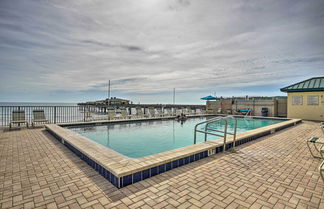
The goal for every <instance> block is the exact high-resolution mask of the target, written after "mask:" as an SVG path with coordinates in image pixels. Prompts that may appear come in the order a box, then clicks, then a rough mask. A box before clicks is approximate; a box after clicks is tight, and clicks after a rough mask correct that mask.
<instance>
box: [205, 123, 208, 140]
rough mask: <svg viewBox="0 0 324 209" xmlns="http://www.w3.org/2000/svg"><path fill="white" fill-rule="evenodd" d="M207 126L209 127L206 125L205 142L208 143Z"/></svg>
mask: <svg viewBox="0 0 324 209" xmlns="http://www.w3.org/2000/svg"><path fill="white" fill-rule="evenodd" d="M207 126H208V123H206V125H205V142H206V141H207Z"/></svg>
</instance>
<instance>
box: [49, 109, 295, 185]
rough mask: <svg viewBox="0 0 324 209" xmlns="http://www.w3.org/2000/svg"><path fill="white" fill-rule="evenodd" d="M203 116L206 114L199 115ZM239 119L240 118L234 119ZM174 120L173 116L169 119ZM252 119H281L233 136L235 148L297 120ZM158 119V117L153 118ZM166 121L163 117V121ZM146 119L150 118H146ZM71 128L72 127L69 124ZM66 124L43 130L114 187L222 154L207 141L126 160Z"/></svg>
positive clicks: (213, 142)
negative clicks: (278, 121)
mask: <svg viewBox="0 0 324 209" xmlns="http://www.w3.org/2000/svg"><path fill="white" fill-rule="evenodd" d="M202 116H206V115H202ZM236 117H240V116H236ZM171 118H174V117H171ZM252 118H255V119H258V118H259V119H275V120H284V121H282V122H280V123H276V124H273V125H269V126H265V127H261V128H257V129H253V130H250V131H246V132H242V133H238V134H237V138H236V146H239V145H241V144H243V143H246V142H249V141H251V140H254V139H256V138H259V137H262V136H265V135H268V134H272V133H274V132H276V131H279V130H282V129H284V128H287V127H290V126H293V125H296V124H298V123H300V122H301V119H289V118H284V119H283V118H274V117H272V118H271V117H258V116H253V117H252ZM154 119H156V120H157V119H161V118H154ZM165 119H167V118H165ZM139 120H144V121H145V120H148V119H147V118H146V119H136V120H123V121H121V120H120V121H109V122H108V123H111V122H117V123H118V122H132V121H139ZM149 120H150V119H149ZM98 123H99V124H104V123H107V122H105V121H100V122H98V121H93V122H90V123H89V122H87V123H77V124H76V123H74V124H75V125H88V124H94V125H96V124H98ZM71 125H72V124H71ZM65 126H68V124H61V125H56V124H47V125H45V127H46V130H47V131H48V132H50V133H51V134H52V135H53V136H54V137H55V138H56V139H58V140H59V141H60V142H61V143H63V144H64V145H65V146H67V147H68V148H69V149H70V150H71V151H73V152H74V153H75V154H76V155H77V156H79V157H80V158H81V159H83V160H84V161H86V162H87V163H88V164H89V165H90V166H91V167H93V168H94V169H95V170H96V171H98V172H99V173H100V174H101V175H103V176H104V177H105V178H106V179H107V180H109V181H110V182H111V183H112V184H113V185H115V186H116V187H118V188H121V187H124V186H127V185H129V184H133V183H135V182H138V181H140V180H144V179H146V178H149V177H152V176H155V175H157V174H160V173H163V172H166V171H168V170H171V169H173V168H177V167H179V166H182V165H185V164H188V163H191V162H194V161H197V160H200V159H202V158H205V157H208V156H210V155H213V154H216V153H218V152H222V151H223V140H209V141H207V142H202V143H199V144H193V145H189V146H186V147H181V148H178V149H174V150H170V151H166V152H162V153H158V154H153V155H149V156H146V157H142V158H129V157H127V156H124V155H122V154H120V153H118V152H116V151H114V150H112V149H110V148H108V147H105V146H103V145H100V144H98V143H96V142H94V141H91V140H90V139H87V138H86V137H83V136H81V135H79V134H77V133H75V132H73V131H71V130H69V129H66V128H63V127H65ZM232 146H233V137H231V136H228V137H227V142H226V149H229V148H231V147H232Z"/></svg>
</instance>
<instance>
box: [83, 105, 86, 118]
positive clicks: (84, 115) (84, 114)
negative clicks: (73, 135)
mask: <svg viewBox="0 0 324 209" xmlns="http://www.w3.org/2000/svg"><path fill="white" fill-rule="evenodd" d="M85 121H86V112H85V105H83V122H85Z"/></svg>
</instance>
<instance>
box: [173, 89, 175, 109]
mask: <svg viewBox="0 0 324 209" xmlns="http://www.w3.org/2000/svg"><path fill="white" fill-rule="evenodd" d="M174 105H175V88H173V115H175V106H174Z"/></svg>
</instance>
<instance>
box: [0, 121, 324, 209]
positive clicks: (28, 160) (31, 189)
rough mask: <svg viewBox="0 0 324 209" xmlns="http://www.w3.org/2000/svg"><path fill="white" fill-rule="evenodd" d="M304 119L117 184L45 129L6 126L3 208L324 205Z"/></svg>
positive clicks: (309, 126) (313, 131)
mask: <svg viewBox="0 0 324 209" xmlns="http://www.w3.org/2000/svg"><path fill="white" fill-rule="evenodd" d="M321 135H322V132H321V130H320V129H319V124H318V123H315V122H303V123H301V124H300V125H297V126H293V127H289V128H286V129H284V130H282V131H279V132H276V133H274V134H272V135H268V136H265V137H262V138H259V139H257V140H254V141H252V142H249V143H246V144H243V145H241V146H239V147H237V148H236V152H226V153H224V154H223V153H220V154H216V155H212V156H210V157H207V158H204V159H201V160H199V161H196V162H193V163H190V164H187V165H184V166H182V167H179V168H175V169H173V170H170V171H168V172H165V173H162V174H159V175H156V176H154V177H151V178H149V179H146V180H143V181H140V182H137V183H135V184H132V185H129V186H127V187H124V188H121V189H117V188H116V187H115V186H113V185H112V184H111V183H109V182H108V181H107V180H106V179H105V178H104V177H102V176H101V175H100V174H99V173H97V172H96V171H95V170H94V169H92V168H91V167H90V166H88V164H86V163H85V162H84V161H83V160H81V159H80V158H79V157H77V156H76V155H75V154H74V153H72V152H71V151H70V150H69V149H68V148H66V147H65V146H64V145H63V144H61V143H60V142H58V141H57V140H56V139H55V138H54V137H53V136H52V135H50V134H49V133H48V132H47V131H45V129H40V128H37V129H23V130H18V131H10V132H0V208H37V207H39V208H212V207H215V208H324V183H323V182H322V181H321V179H320V176H319V172H318V166H319V164H320V162H321V160H319V159H315V158H312V157H311V155H310V153H309V152H308V149H307V146H306V143H305V140H306V139H307V138H309V137H312V136H321Z"/></svg>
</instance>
